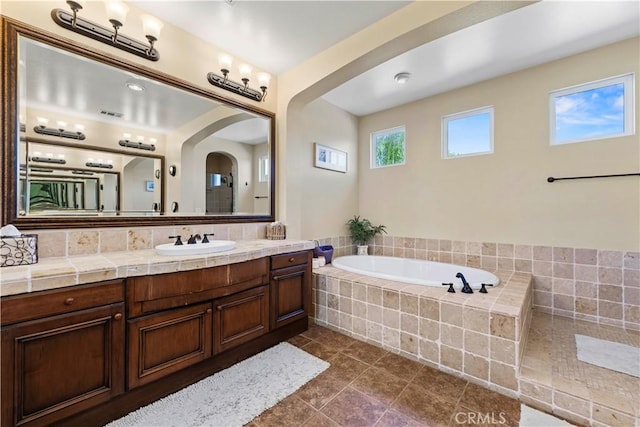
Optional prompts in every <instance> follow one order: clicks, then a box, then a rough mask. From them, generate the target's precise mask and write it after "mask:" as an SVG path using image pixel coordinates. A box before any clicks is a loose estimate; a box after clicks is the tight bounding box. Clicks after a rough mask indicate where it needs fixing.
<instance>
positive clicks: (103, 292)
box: [1, 280, 124, 326]
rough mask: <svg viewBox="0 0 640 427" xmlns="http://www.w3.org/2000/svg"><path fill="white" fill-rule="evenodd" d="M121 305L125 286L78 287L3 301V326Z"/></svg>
mask: <svg viewBox="0 0 640 427" xmlns="http://www.w3.org/2000/svg"><path fill="white" fill-rule="evenodd" d="M122 301H124V282H123V281H122V280H111V281H108V282H100V283H93V284H90V285H78V286H72V287H68V288H63V289H56V290H51V291H42V292H34V293H30V294H22V295H12V296H8V297H4V298H2V307H1V310H2V311H1V312H2V315H1V318H2V325H3V326H4V325H9V324H11V323H17V322H22V321H25V320H32V319H39V318H42V317H47V316H52V315H56V314H63V313H70V312H72V311H77V310H82V309H85V308H92V307H99V306H102V305H109V304H114V303H118V302H122Z"/></svg>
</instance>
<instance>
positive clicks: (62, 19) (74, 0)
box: [51, 0, 163, 61]
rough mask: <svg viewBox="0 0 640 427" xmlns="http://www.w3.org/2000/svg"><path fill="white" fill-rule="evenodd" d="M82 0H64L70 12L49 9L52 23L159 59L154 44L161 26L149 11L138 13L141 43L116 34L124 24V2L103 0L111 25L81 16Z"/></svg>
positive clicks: (143, 55) (134, 52)
mask: <svg viewBox="0 0 640 427" xmlns="http://www.w3.org/2000/svg"><path fill="white" fill-rule="evenodd" d="M84 3H85V2H84V1H78V0H67V4H68V5H69V7H70V8H71V13H69V12H68V11H66V10H63V9H53V10H52V11H51V18H52V19H53V20H54V22H55V23H56V24H58V25H60V26H61V27H63V28H66V29H67V30H70V31H73V32H74V33H78V34H82V35H84V36H87V37H90V38H92V39H94V40H97V41H99V42H102V43H105V44H109V45H111V46H114V47H117V48H118V49H121V50H124V51H126V52H129V53H132V54H134V55H136V56H140V57H142V58H145V59H148V60H150V61H157V60H158V59H160V54H159V53H158V50H157V49H156V48H155V47H154V44H155V42H157V41H158V37H159V36H160V31H161V30H162V27H163V24H162V22H160V21H159V20H157V19H156V18H154V17H152V16H149V15H143V16H142V27H143V30H144V34H145V37H146V39H147V43H144V42H141V41H138V40H136V39H133V38H131V37H128V36H126V35H124V34H120V32H119V31H120V28H121V27H122V26H123V25H124V21H125V19H126V17H127V12H128V10H129V8H128V7H127V6H126V5H125V4H124V3H122V2H120V1H115V0H111V1H108V2H106V3H105V5H106V8H107V17H108V19H109V23H110V24H111V26H112V29H111V28H108V27H105V26H102V25H100V24H97V23H95V22H91V21H89V20H88V19H85V18H83V17H81V16H80V15H79V12H80V10H82V8H83V6H84Z"/></svg>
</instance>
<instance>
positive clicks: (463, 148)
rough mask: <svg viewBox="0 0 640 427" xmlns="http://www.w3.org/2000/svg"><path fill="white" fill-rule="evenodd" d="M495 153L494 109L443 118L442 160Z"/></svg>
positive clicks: (487, 108) (485, 108)
mask: <svg viewBox="0 0 640 427" xmlns="http://www.w3.org/2000/svg"><path fill="white" fill-rule="evenodd" d="M489 153H493V107H483V108H478V109H475V110H471V111H465V112H463V113H456V114H450V115H448V116H443V117H442V158H443V159H451V158H455V157H464V156H474V155H477V154H489Z"/></svg>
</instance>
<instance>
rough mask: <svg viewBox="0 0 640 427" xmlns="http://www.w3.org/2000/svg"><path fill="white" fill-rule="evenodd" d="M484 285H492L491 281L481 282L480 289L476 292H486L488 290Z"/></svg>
mask: <svg viewBox="0 0 640 427" xmlns="http://www.w3.org/2000/svg"><path fill="white" fill-rule="evenodd" d="M485 286H493V285H492V284H491V283H482V284H481V285H480V290H479V291H478V292H480V293H481V294H488V293H489V292H487V288H485Z"/></svg>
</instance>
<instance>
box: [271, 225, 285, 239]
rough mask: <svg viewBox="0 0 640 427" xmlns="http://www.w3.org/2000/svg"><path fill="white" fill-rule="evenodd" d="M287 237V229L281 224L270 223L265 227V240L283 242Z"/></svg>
mask: <svg viewBox="0 0 640 427" xmlns="http://www.w3.org/2000/svg"><path fill="white" fill-rule="evenodd" d="M286 237H287V227H286V226H285V225H284V224H283V223H281V222H272V223H271V224H269V225H267V239H269V240H284V239H286Z"/></svg>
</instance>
